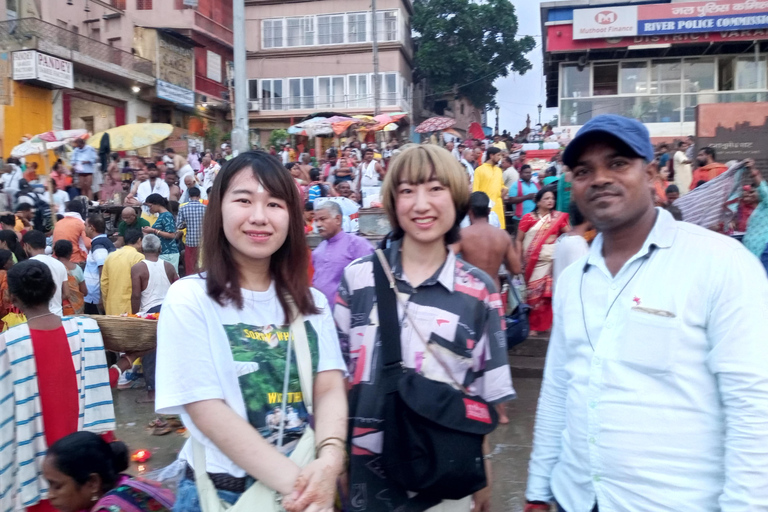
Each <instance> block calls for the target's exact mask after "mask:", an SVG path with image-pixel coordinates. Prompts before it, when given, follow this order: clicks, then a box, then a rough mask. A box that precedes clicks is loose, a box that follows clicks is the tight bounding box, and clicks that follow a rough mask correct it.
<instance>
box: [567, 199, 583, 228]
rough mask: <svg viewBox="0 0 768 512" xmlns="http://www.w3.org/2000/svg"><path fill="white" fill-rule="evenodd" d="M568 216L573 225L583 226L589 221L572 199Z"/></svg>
mask: <svg viewBox="0 0 768 512" xmlns="http://www.w3.org/2000/svg"><path fill="white" fill-rule="evenodd" d="M568 217H569V218H570V221H571V226H581V225H582V224H584V223H585V222H586V221H587V219H585V218H584V214H582V213H581V210H579V207H578V206H577V205H576V202H575V201H571V204H570V205H568Z"/></svg>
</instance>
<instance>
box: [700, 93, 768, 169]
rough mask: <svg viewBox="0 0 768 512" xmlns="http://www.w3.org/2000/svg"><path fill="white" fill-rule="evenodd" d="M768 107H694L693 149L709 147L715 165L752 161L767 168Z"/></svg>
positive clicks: (763, 103)
mask: <svg viewBox="0 0 768 512" xmlns="http://www.w3.org/2000/svg"><path fill="white" fill-rule="evenodd" d="M766 140H768V103H766V102H757V103H709V104H702V105H698V106H697V107H696V147H698V148H703V147H706V146H712V147H713V148H715V150H716V152H717V161H718V162H730V161H731V160H739V161H740V160H744V159H746V158H751V159H753V160H754V161H755V163H756V165H757V168H758V169H767V168H768V146H766V144H765V141H766Z"/></svg>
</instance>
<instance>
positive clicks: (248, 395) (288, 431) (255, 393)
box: [224, 321, 318, 454]
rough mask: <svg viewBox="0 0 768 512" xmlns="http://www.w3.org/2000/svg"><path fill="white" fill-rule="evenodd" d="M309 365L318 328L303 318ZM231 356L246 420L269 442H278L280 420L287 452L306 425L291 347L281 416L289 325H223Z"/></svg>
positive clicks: (314, 364) (315, 352)
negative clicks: (288, 372) (286, 388)
mask: <svg viewBox="0 0 768 512" xmlns="http://www.w3.org/2000/svg"><path fill="white" fill-rule="evenodd" d="M305 326H306V329H307V339H308V341H309V351H310V354H311V355H312V368H313V370H314V369H315V368H316V367H317V358H318V349H317V332H316V331H315V329H314V328H313V327H312V324H311V323H310V322H308V321H307V322H305ZM224 331H225V332H226V333H227V339H228V340H229V346H230V348H231V349H232V358H233V359H234V361H235V368H236V369H237V375H238V379H239V382H240V392H241V393H242V394H243V401H244V402H245V409H246V412H247V414H248V422H249V423H250V424H251V425H253V427H254V428H255V429H257V430H258V431H259V433H260V434H261V435H262V436H263V437H264V438H265V439H266V440H267V441H269V442H270V443H272V444H275V445H276V444H277V440H278V437H279V431H280V423H281V420H282V421H283V424H284V426H283V448H282V451H283V453H285V454H290V452H292V451H293V448H294V447H295V446H296V443H297V442H298V440H299V438H300V437H301V435H302V433H304V428H305V427H306V425H307V422H308V417H307V409H306V407H305V406H304V400H303V397H302V394H301V384H300V383H299V370H298V366H297V365H296V351H295V350H294V349H293V348H292V350H291V371H290V378H289V384H288V394H287V397H286V404H287V406H286V410H285V418H284V419H283V418H282V410H281V409H282V405H283V385H284V380H285V362H286V361H285V360H286V350H287V348H288V340H289V338H290V327H289V326H288V325H280V326H278V325H265V326H253V325H249V324H244V323H239V324H235V325H225V326H224Z"/></svg>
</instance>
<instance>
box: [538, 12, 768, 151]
mask: <svg viewBox="0 0 768 512" xmlns="http://www.w3.org/2000/svg"><path fill="white" fill-rule="evenodd" d="M764 5H765V2H763V3H762V4H761V3H760V2H751V1H747V2H745V1H743V0H718V1H717V2H711V1H709V2H708V1H699V2H678V1H670V0H666V1H665V0H632V1H627V0H625V1H615V0H564V1H557V2H544V3H542V4H541V21H542V32H543V34H544V41H543V43H544V44H543V54H544V74H545V75H546V77H547V81H546V83H547V107H557V108H559V110H560V115H559V119H560V125H561V126H563V127H564V128H566V129H568V128H570V129H571V131H572V132H575V130H577V129H578V128H579V127H580V126H582V125H583V124H584V123H585V122H587V121H588V120H589V119H591V118H592V117H594V116H596V115H598V114H604V113H613V114H621V115H625V116H629V117H634V118H637V119H639V120H641V121H642V122H643V123H645V125H646V126H647V127H648V129H649V130H650V132H651V136H652V137H655V138H658V139H670V138H675V137H682V136H686V135H690V134H694V133H696V126H695V125H696V106H697V105H701V104H710V103H737V102H765V101H768V66H767V65H766V59H767V58H768V57H767V52H768V31H767V30H766V28H768V23H766V22H765V20H764V18H765V16H759V15H758V14H765V11H766V9H765V7H764Z"/></svg>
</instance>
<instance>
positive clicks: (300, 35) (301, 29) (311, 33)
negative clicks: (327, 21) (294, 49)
mask: <svg viewBox="0 0 768 512" xmlns="http://www.w3.org/2000/svg"><path fill="white" fill-rule="evenodd" d="M285 22H286V28H285V30H286V42H285V46H311V45H313V44H314V43H315V20H314V18H313V17H312V16H302V17H299V18H287V19H286V20H285Z"/></svg>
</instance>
